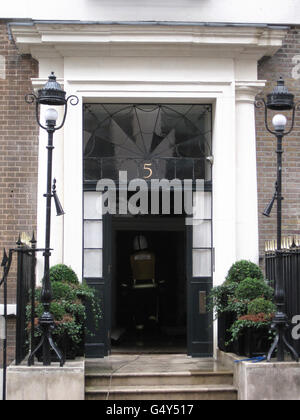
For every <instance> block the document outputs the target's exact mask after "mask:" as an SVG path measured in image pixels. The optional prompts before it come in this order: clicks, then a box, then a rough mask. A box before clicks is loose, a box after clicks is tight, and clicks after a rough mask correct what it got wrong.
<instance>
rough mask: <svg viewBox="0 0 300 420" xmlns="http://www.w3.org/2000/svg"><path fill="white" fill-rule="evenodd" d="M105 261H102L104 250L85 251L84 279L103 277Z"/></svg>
mask: <svg viewBox="0 0 300 420" xmlns="http://www.w3.org/2000/svg"><path fill="white" fill-rule="evenodd" d="M102 265H103V261H102V250H101V249H97V250H90V249H85V250H84V270H83V273H84V277H85V278H88V277H96V278H99V277H102V275H103V269H102Z"/></svg>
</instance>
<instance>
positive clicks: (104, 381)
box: [85, 355, 237, 400]
mask: <svg viewBox="0 0 300 420" xmlns="http://www.w3.org/2000/svg"><path fill="white" fill-rule="evenodd" d="M164 356H166V355H164ZM178 356H179V355H168V359H169V364H168V363H166V360H165V359H164V358H162V356H159V355H158V356H157V359H156V362H155V355H152V356H149V355H148V358H147V356H144V357H142V359H140V360H139V362H138V363H134V362H132V363H130V362H129V363H128V364H127V365H125V366H122V367H119V368H118V367H117V366H116V367H115V369H114V366H113V363H112V364H111V365H109V361H108V360H107V359H110V358H107V359H104V360H102V361H98V364H97V362H95V361H91V362H89V361H87V364H86V388H85V392H86V400H236V399H237V389H236V388H235V387H234V386H233V373H232V372H230V371H228V370H226V369H225V368H223V367H222V366H220V365H216V362H213V361H212V360H210V359H190V358H188V357H187V356H185V355H180V357H178ZM115 357H116V356H115ZM124 357H125V356H124ZM173 357H175V361H174V359H173V360H172V358H173ZM127 358H128V356H127ZM147 360H148V364H147ZM180 360H181V361H182V363H180ZM159 366H160V369H159Z"/></svg>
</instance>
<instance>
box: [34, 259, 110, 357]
mask: <svg viewBox="0 0 300 420" xmlns="http://www.w3.org/2000/svg"><path fill="white" fill-rule="evenodd" d="M50 280H51V288H52V299H53V300H52V302H51V305H50V312H51V313H52V315H53V317H54V321H55V329H54V331H53V338H54V341H55V342H56V343H57V345H58V347H60V344H59V342H61V340H62V338H63V339H64V341H65V342H67V350H66V351H67V357H69V358H72V357H76V356H79V355H81V353H82V348H83V342H84V335H85V322H86V319H87V315H86V309H85V304H86V303H87V304H88V305H89V307H90V309H91V313H92V319H94V325H95V328H97V326H98V325H99V321H100V319H101V317H102V312H101V306H100V302H99V300H98V298H97V297H96V293H95V291H94V289H92V288H90V287H88V286H87V285H86V284H80V283H79V280H78V277H77V275H76V274H75V272H74V271H73V270H72V269H71V268H70V267H67V266H65V265H63V264H59V265H56V266H54V267H52V268H51V269H50ZM41 293H42V288H37V289H36V290H35V315H36V319H35V326H36V327H37V328H36V329H35V337H36V338H37V339H38V338H39V337H40V336H41V331H40V330H39V328H38V319H39V318H40V317H41V315H42V314H43V312H44V307H43V305H42V303H41ZM26 310H27V321H28V328H30V327H31V325H30V319H31V305H28V306H27V308H26Z"/></svg>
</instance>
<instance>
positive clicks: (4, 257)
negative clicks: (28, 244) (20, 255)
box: [1, 248, 8, 267]
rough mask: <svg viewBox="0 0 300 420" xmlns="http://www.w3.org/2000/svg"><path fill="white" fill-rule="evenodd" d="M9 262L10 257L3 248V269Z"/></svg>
mask: <svg viewBox="0 0 300 420" xmlns="http://www.w3.org/2000/svg"><path fill="white" fill-rule="evenodd" d="M7 261H8V256H7V253H6V249H5V248H3V258H2V262H1V267H5V266H6V264H7Z"/></svg>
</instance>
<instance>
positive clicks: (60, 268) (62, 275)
mask: <svg viewBox="0 0 300 420" xmlns="http://www.w3.org/2000/svg"><path fill="white" fill-rule="evenodd" d="M49 275H50V280H51V282H53V281H59V282H64V283H69V284H79V280H78V277H77V275H76V273H75V272H74V271H73V270H72V268H71V267H67V266H66V265H65V264H57V265H54V266H53V267H51V268H50V271H49Z"/></svg>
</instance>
